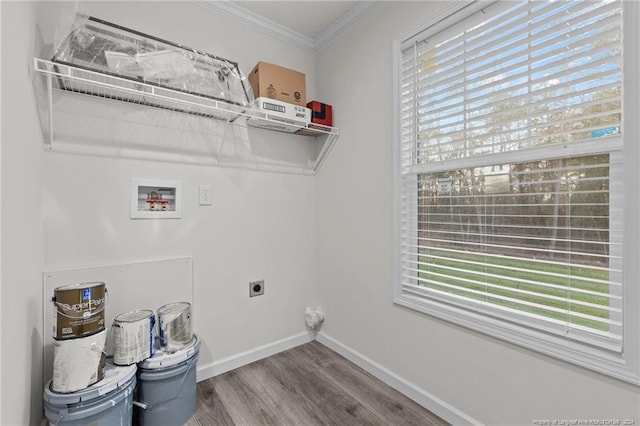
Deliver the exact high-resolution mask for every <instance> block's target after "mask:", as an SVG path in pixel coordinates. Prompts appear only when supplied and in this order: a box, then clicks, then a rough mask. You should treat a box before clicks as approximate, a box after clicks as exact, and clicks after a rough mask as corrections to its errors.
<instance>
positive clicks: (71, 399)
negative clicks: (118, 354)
mask: <svg viewBox="0 0 640 426" xmlns="http://www.w3.org/2000/svg"><path fill="white" fill-rule="evenodd" d="M135 375H136V366H135V364H134V365H128V366H124V367H121V366H118V365H114V364H113V362H112V361H111V359H108V360H107V362H106V364H105V366H104V378H103V379H102V380H100V381H99V382H97V383H94V384H93V385H91V386H89V387H88V388H85V389H82V390H79V391H77V392H71V393H57V392H53V391H52V390H51V381H49V383H47V386H46V387H45V389H44V394H45V395H44V398H45V400H47V401H50V402H52V403H54V404H58V405H59V404H75V403H78V402H80V401H88V400H92V399H95V398H98V397H101V396H103V395H106V394H108V393H109V392H111V391H113V390H115V389H117V388H119V387H121V386H125V385H126V384H127V383H129V381H130V380H131V378H132V377H135Z"/></svg>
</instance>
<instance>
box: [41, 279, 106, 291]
mask: <svg viewBox="0 0 640 426" xmlns="http://www.w3.org/2000/svg"><path fill="white" fill-rule="evenodd" d="M103 285H104V283H103V282H102V281H91V282H86V283H77V284H67V285H63V286H60V287H56V288H54V289H53V291H65V290H75V289H79V288H92V287H100V286H103Z"/></svg>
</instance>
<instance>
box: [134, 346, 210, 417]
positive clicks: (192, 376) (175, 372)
mask: <svg viewBox="0 0 640 426" xmlns="http://www.w3.org/2000/svg"><path fill="white" fill-rule="evenodd" d="M199 351H200V342H199V340H198V337H197V336H194V337H193V340H192V343H191V344H189V345H187V347H186V348H184V349H182V350H179V351H176V352H173V353H166V352H164V351H162V350H157V351H156V352H155V353H154V355H153V356H152V357H151V358H148V359H146V360H145V361H143V362H141V363H139V364H138V372H137V376H138V388H137V399H136V403H135V408H134V410H135V411H136V412H135V414H136V418H137V420H138V422H139V424H140V425H143V426H145V425H148V426H156V425H162V426H179V425H183V424H184V423H186V422H187V420H189V418H190V417H191V416H192V415H193V411H194V409H195V406H196V363H197V361H198V353H199Z"/></svg>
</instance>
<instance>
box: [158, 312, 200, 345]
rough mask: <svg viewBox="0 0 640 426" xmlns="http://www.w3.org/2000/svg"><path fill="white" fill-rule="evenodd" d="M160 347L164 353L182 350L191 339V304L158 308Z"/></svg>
mask: <svg viewBox="0 0 640 426" xmlns="http://www.w3.org/2000/svg"><path fill="white" fill-rule="evenodd" d="M158 328H159V329H160V333H159V334H160V347H161V348H162V350H163V351H165V352H173V351H178V350H180V349H183V348H184V347H185V346H187V345H188V344H190V343H191V340H192V339H193V327H192V325H191V303H188V302H176V303H169V304H168V305H164V306H162V307H160V308H158Z"/></svg>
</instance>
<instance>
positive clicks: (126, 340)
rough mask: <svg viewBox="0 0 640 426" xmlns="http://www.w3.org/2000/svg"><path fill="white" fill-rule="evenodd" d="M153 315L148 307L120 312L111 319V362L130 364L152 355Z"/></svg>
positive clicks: (154, 321)
mask: <svg viewBox="0 0 640 426" xmlns="http://www.w3.org/2000/svg"><path fill="white" fill-rule="evenodd" d="M155 323H156V320H155V315H154V313H153V311H152V310H150V309H141V310H137V311H131V312H126V313H124V314H120V315H118V316H116V317H115V318H114V319H113V325H112V327H111V339H112V341H113V362H114V364H117V365H131V364H135V363H138V362H140V361H144V360H145V359H147V358H149V357H150V356H151V355H153V351H154V347H153V345H154V337H153V327H154V325H155Z"/></svg>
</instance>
